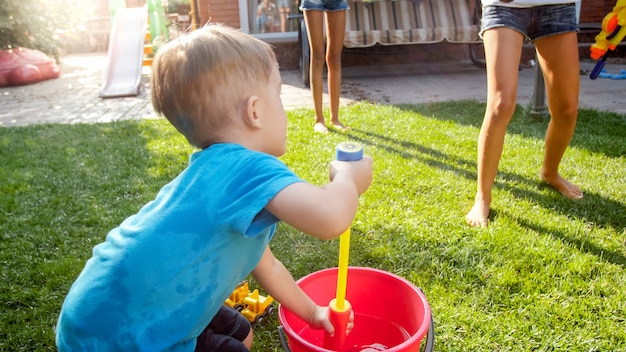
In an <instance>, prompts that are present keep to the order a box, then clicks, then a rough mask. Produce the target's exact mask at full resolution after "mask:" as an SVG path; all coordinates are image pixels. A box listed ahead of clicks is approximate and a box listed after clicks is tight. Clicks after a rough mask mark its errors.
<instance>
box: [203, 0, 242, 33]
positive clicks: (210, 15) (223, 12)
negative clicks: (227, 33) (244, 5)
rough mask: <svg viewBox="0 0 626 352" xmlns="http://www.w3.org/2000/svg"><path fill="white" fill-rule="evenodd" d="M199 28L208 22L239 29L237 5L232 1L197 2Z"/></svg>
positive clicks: (205, 0)
mask: <svg viewBox="0 0 626 352" xmlns="http://www.w3.org/2000/svg"><path fill="white" fill-rule="evenodd" d="M197 11H198V14H199V15H200V26H202V25H204V24H205V23H207V22H208V21H209V20H211V22H215V23H223V24H225V25H227V26H230V27H234V28H239V27H240V25H239V3H238V2H237V1H234V0H198V9H197Z"/></svg>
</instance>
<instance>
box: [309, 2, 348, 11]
mask: <svg viewBox="0 0 626 352" xmlns="http://www.w3.org/2000/svg"><path fill="white" fill-rule="evenodd" d="M347 9H348V0H302V3H301V4H300V11H306V10H318V11H343V10H347Z"/></svg>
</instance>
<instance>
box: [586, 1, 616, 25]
mask: <svg viewBox="0 0 626 352" xmlns="http://www.w3.org/2000/svg"><path fill="white" fill-rule="evenodd" d="M615 2H616V0H582V3H581V5H580V22H581V23H601V22H602V19H603V18H604V16H606V14H608V13H609V12H611V10H612V9H613V7H614V6H615Z"/></svg>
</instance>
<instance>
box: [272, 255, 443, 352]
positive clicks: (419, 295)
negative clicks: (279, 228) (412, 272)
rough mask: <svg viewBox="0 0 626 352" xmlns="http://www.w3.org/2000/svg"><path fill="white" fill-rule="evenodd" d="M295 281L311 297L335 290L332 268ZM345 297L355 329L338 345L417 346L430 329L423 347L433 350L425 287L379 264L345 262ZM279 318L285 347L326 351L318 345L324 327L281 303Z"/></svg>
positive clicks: (295, 351) (398, 351)
mask: <svg viewBox="0 0 626 352" xmlns="http://www.w3.org/2000/svg"><path fill="white" fill-rule="evenodd" d="M298 285H299V286H300V287H301V288H302V290H303V291H304V292H306V293H307V294H308V295H309V296H310V297H311V299H313V301H315V303H317V304H319V305H324V306H325V305H328V303H329V302H330V300H332V299H333V298H335V294H336V287H337V268H331V269H325V270H320V271H316V272H314V273H311V274H309V275H307V276H305V277H303V278H301V279H300V280H298ZM346 300H348V301H349V302H350V304H351V305H352V310H353V311H354V329H353V330H352V332H351V333H350V335H348V336H347V337H346V342H345V345H344V349H343V351H350V352H352V351H355V352H359V351H366V350H367V351H394V352H409V351H412V352H416V351H419V348H420V343H421V341H422V339H423V338H424V336H425V335H426V334H427V333H428V332H429V330H430V333H429V338H428V342H427V345H426V346H425V347H426V348H425V349H426V350H429V349H430V350H432V348H433V346H432V345H433V344H434V337H433V333H434V332H433V331H432V326H433V325H432V318H431V312H430V307H429V305H428V302H427V301H426V297H425V296H424V293H423V292H422V291H421V290H420V289H419V288H417V287H415V286H414V285H413V284H411V283H410V282H409V281H407V280H405V279H403V278H401V277H399V276H397V275H394V274H391V273H388V272H386V271H382V270H378V269H372V268H362V267H349V268H348V282H347V288H346ZM278 318H279V320H280V324H281V326H280V327H279V331H280V334H281V339H282V340H283V348H285V350H286V351H292V352H311V351H316V352H329V351H330V350H328V349H326V348H324V346H323V344H324V334H325V332H324V330H315V329H312V328H311V327H309V325H308V324H307V323H306V322H305V321H303V320H301V319H300V318H298V317H297V316H295V315H294V314H293V313H291V312H290V311H288V310H287V309H285V308H283V307H282V306H279V307H278ZM285 335H286V337H285ZM285 339H286V340H287V341H285ZM429 345H430V346H429ZM368 347H369V348H372V349H367V348H368Z"/></svg>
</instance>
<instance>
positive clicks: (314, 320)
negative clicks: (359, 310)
mask: <svg viewBox="0 0 626 352" xmlns="http://www.w3.org/2000/svg"><path fill="white" fill-rule="evenodd" d="M328 316H329V308H328V307H322V306H316V307H315V310H314V311H313V314H312V315H311V318H310V319H309V325H311V327H313V328H316V329H319V328H323V329H324V330H326V332H327V333H328V334H329V335H330V336H331V337H332V336H334V335H335V327H334V326H333V324H332V323H331V322H330V319H329V317H328ZM352 328H354V312H353V311H351V312H350V320H349V321H348V326H347V327H346V335H350V332H351V331H352Z"/></svg>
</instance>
